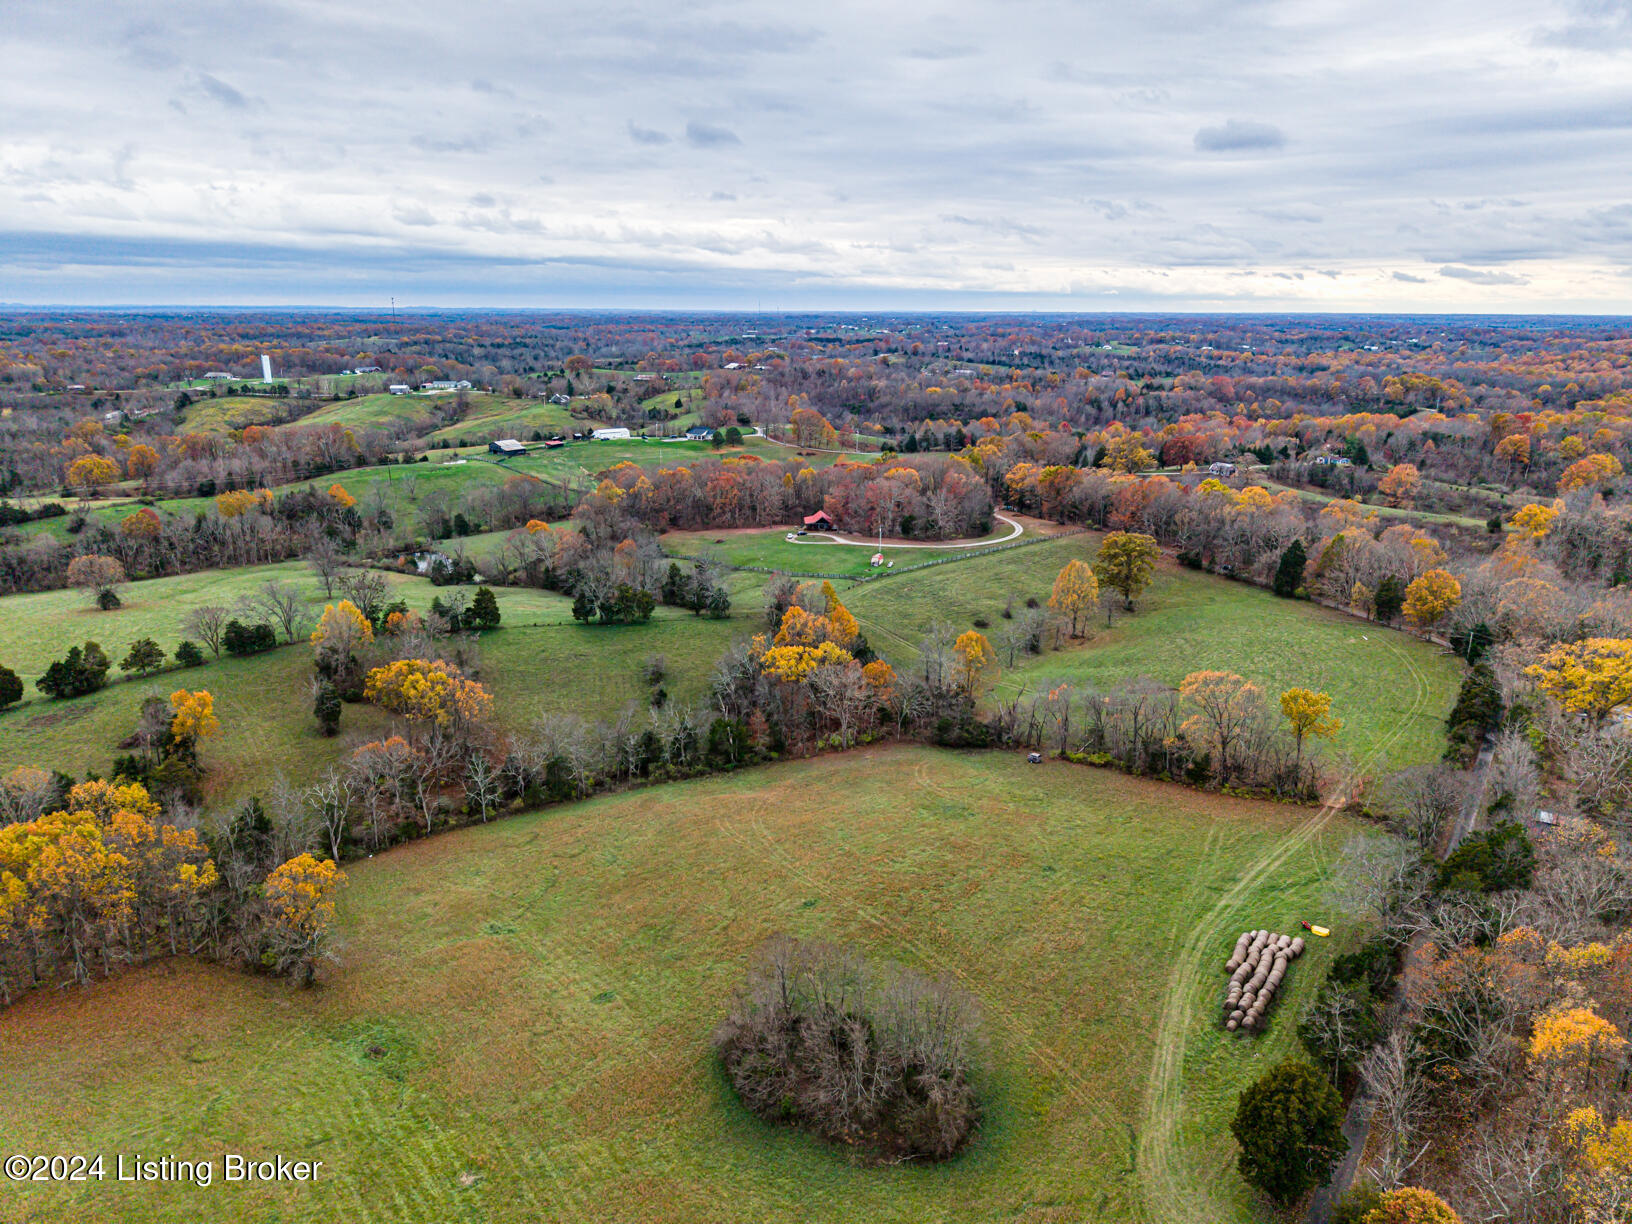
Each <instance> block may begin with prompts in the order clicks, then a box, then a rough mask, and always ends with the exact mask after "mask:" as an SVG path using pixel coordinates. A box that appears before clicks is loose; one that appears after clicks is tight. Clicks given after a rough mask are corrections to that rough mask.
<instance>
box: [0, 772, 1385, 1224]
mask: <svg viewBox="0 0 1632 1224" xmlns="http://www.w3.org/2000/svg"><path fill="white" fill-rule="evenodd" d="M1356 832H1357V829H1356V826H1354V825H1352V824H1350V823H1349V822H1347V821H1345V820H1344V819H1342V818H1340V817H1334V816H1332V815H1330V814H1329V813H1326V812H1321V813H1312V812H1311V810H1310V809H1304V808H1294V807H1286V806H1276V805H1270V804H1264V803H1255V802H1248V801H1244V800H1237V799H1230V798H1222V797H1218V796H1214V795H1205V794H1201V793H1199V792H1194V791H1189V790H1185V789H1181V788H1178V787H1173V786H1163V785H1159V784H1156V783H1151V782H1146V781H1142V780H1135V779H1129V778H1124V777H1122V776H1120V775H1116V774H1112V773H1109V772H1105V771H1099V770H1092V769H1088V768H1084V767H1077V766H1070V765H1064V764H1050V765H1046V766H1043V767H1033V766H1028V765H1026V764H1025V762H1024V758H1023V757H1021V756H1019V755H1017V754H969V755H960V754H954V753H950V752H943V751H938V750H934V749H929V748H922V747H902V748H876V749H869V750H864V751H860V752H855V753H851V754H847V755H844V756H834V757H825V758H820V759H817V760H813V761H806V762H797V763H786V764H781V765H776V766H770V767H766V768H763V769H757V770H752V771H747V772H744V773H740V774H736V775H729V776H724V777H718V778H712V779H707V780H702V781H697V782H690V783H681V784H675V785H670V786H666V787H662V788H655V789H649V790H645V791H638V792H634V793H630V794H626V795H621V796H610V797H605V798H600V799H595V800H591V801H589V802H586V803H582V804H576V805H571V806H563V807H556V808H550V809H546V810H543V811H539V812H533V813H529V814H525V815H521V816H515V817H510V818H506V819H503V820H500V821H497V822H495V823H493V824H490V825H487V826H484V827H481V828H475V829H470V830H466V831H462V832H459V833H455V834H450V835H446V836H441V837H437V838H434V839H431V840H428V841H422V842H417V843H412V844H409V845H407V846H404V847H402V848H399V849H397V850H394V851H392V852H390V853H387V854H383V855H381V856H379V857H378V858H375V859H373V860H371V861H366V862H361V863H357V864H354V865H352V867H351V874H352V879H351V884H350V886H349V887H348V889H347V891H346V894H345V896H344V900H343V903H342V910H341V924H340V926H341V938H342V946H341V949H340V959H339V962H338V963H337V964H336V965H334V966H333V967H331V968H330V969H329V970H328V971H326V973H325V974H324V977H323V979H322V981H321V983H320V985H319V986H317V987H316V988H314V989H311V990H306V991H300V990H294V989H291V988H289V987H286V986H285V985H283V984H282V983H279V982H275V981H269V980H266V979H260V978H253V977H249V976H247V975H243V974H240V973H237V972H234V971H231V970H227V969H223V968H218V967H214V966H209V965H204V964H198V963H193V962H189V961H184V960H178V961H170V962H165V963H161V964H157V965H153V966H150V967H147V968H144V969H140V970H137V971H134V972H132V973H130V974H129V975H127V976H125V977H123V978H119V979H115V980H113V981H109V982H100V983H97V984H96V985H95V986H93V987H92V988H90V989H88V990H83V991H82V990H79V989H71V990H64V991H55V990H53V991H46V992H42V993H40V994H38V995H35V996H32V997H30V998H28V999H26V1000H24V1001H23V1002H21V1003H20V1004H18V1005H16V1006H14V1007H12V1008H11V1009H10V1010H8V1011H5V1012H0V1083H3V1084H4V1085H5V1092H4V1095H3V1097H0V1118H3V1120H4V1128H3V1129H4V1133H5V1135H6V1138H7V1142H6V1145H5V1146H6V1148H7V1150H8V1151H12V1150H15V1151H25V1152H42V1153H61V1154H68V1153H86V1154H94V1153H99V1152H100V1153H103V1154H105V1155H106V1156H107V1157H108V1158H109V1160H110V1161H111V1159H112V1157H113V1155H114V1154H116V1153H121V1152H123V1153H126V1154H132V1153H141V1154H145V1155H147V1156H158V1155H164V1154H168V1155H172V1156H176V1157H181V1158H197V1157H204V1156H212V1155H213V1156H214V1158H215V1159H216V1160H217V1162H219V1158H220V1153H222V1152H224V1151H234V1152H242V1153H248V1154H251V1155H255V1156H268V1155H275V1154H282V1155H284V1156H287V1157H290V1158H299V1159H321V1160H323V1161H324V1162H325V1167H324V1174H323V1176H322V1178H321V1180H320V1181H319V1182H318V1183H317V1184H315V1185H309V1186H308V1185H285V1186H243V1185H223V1184H220V1183H219V1182H218V1183H217V1184H216V1185H214V1186H212V1187H210V1188H208V1189H202V1188H198V1187H193V1186H187V1185H166V1186H154V1185H135V1186H132V1185H117V1184H112V1183H103V1184H94V1183H91V1184H81V1185H74V1186H33V1185H29V1186H23V1187H19V1186H15V1185H8V1186H7V1187H6V1188H5V1190H4V1192H3V1193H0V1220H4V1221H130V1222H133V1224H157V1222H160V1221H165V1222H176V1224H183V1222H185V1224H194V1222H198V1221H217V1220H219V1221H228V1220H230V1221H234V1222H237V1221H244V1222H271V1221H279V1222H292V1221H324V1222H328V1221H340V1220H344V1221H348V1222H351V1221H356V1222H373V1221H403V1222H405V1224H410V1222H411V1224H426V1222H430V1221H541V1220H563V1221H608V1222H616V1221H629V1222H631V1224H633V1222H639V1224H650V1222H654V1221H679V1222H687V1221H695V1222H697V1224H723V1222H735V1221H741V1222H743V1224H752V1222H759V1221H783V1220H786V1221H834V1222H840V1221H843V1222H850V1221H902V1222H908V1221H911V1222H914V1224H917V1222H919V1221H987V1220H993V1221H995V1220H1012V1221H1078V1220H1081V1221H1127V1220H1133V1219H1161V1220H1164V1221H1165V1220H1169V1219H1174V1218H1177V1217H1176V1216H1175V1214H1174V1211H1173V1209H1172V1207H1171V1206H1170V1204H1171V1202H1172V1201H1173V1198H1172V1195H1171V1193H1170V1191H1169V1190H1162V1191H1153V1189H1152V1169H1153V1168H1154V1166H1153V1165H1152V1161H1153V1160H1156V1159H1158V1158H1159V1166H1160V1167H1159V1169H1156V1172H1157V1173H1158V1174H1159V1175H1160V1178H1162V1179H1167V1180H1169V1181H1171V1180H1173V1179H1175V1178H1176V1179H1178V1181H1180V1182H1181V1183H1182V1184H1183V1186H1184V1187H1185V1188H1186V1194H1187V1195H1188V1196H1189V1201H1190V1203H1191V1207H1190V1208H1188V1209H1187V1210H1189V1211H1190V1212H1191V1215H1190V1217H1189V1218H1192V1219H1194V1220H1196V1221H1197V1222H1198V1224H1200V1222H1201V1221H1206V1222H1207V1224H1214V1222H1219V1221H1255V1220H1266V1219H1269V1218H1271V1217H1270V1215H1269V1213H1268V1211H1267V1208H1265V1207H1264V1206H1263V1205H1262V1204H1261V1203H1260V1202H1258V1201H1256V1200H1254V1199H1253V1198H1252V1197H1251V1196H1250V1195H1249V1194H1248V1193H1247V1192H1246V1190H1245V1189H1244V1188H1243V1186H1242V1183H1241V1182H1240V1179H1239V1178H1238V1177H1237V1176H1236V1174H1235V1172H1234V1169H1233V1160H1234V1145H1233V1142H1232V1140H1231V1139H1230V1137H1229V1134H1228V1130H1227V1123H1228V1119H1229V1116H1230V1114H1231V1112H1232V1110H1233V1107H1234V1101H1235V1096H1236V1094H1237V1093H1238V1092H1239V1091H1240V1089H1241V1088H1243V1087H1244V1086H1245V1085H1246V1084H1247V1083H1249V1082H1250V1081H1251V1080H1252V1079H1253V1078H1255V1077H1256V1076H1257V1075H1258V1074H1260V1073H1261V1072H1262V1070H1263V1069H1264V1068H1265V1067H1266V1066H1268V1065H1269V1064H1270V1063H1271V1062H1273V1061H1274V1060H1276V1059H1277V1058H1279V1057H1281V1056H1283V1055H1284V1054H1285V1053H1286V1052H1287V1051H1288V1050H1289V1049H1290V1048H1291V1047H1292V1046H1294V1045H1295V1044H1296V1038H1295V1035H1294V1033H1293V1019H1292V1018H1293V1017H1294V1016H1296V1014H1297V1012H1298V1010H1299V1009H1300V1008H1301V1007H1302V1006H1303V1004H1304V1003H1305V1002H1306V1001H1307V999H1308V998H1309V996H1310V995H1311V994H1312V993H1313V991H1314V989H1315V987H1316V986H1317V984H1318V981H1319V978H1320V976H1321V974H1322V973H1323V971H1324V968H1325V964H1326V962H1327V960H1328V958H1329V957H1330V956H1331V955H1332V954H1333V953H1334V952H1335V951H1337V950H1339V947H1338V946H1337V945H1340V944H1345V943H1347V942H1349V941H1351V940H1353V939H1355V938H1358V933H1357V932H1352V931H1349V930H1348V929H1347V928H1346V926H1345V924H1344V923H1343V922H1342V920H1341V915H1334V914H1332V913H1331V912H1330V911H1328V910H1326V909H1324V908H1322V904H1321V898H1322V896H1323V893H1324V887H1325V879H1326V872H1327V868H1328V864H1329V863H1330V862H1331V860H1332V858H1333V856H1334V855H1335V854H1336V853H1337V851H1338V849H1339V848H1340V847H1341V845H1342V844H1343V843H1344V842H1345V841H1347V840H1348V839H1349V838H1350V837H1352V836H1354V835H1355V834H1356ZM1306 917H1312V918H1315V919H1317V920H1318V919H1321V918H1325V919H1327V920H1328V921H1329V922H1331V924H1332V925H1334V926H1335V927H1336V928H1337V931H1338V936H1339V938H1336V939H1333V940H1331V941H1315V942H1316V943H1317V944H1318V945H1319V946H1317V947H1315V948H1314V949H1313V950H1312V955H1311V956H1309V957H1307V958H1306V959H1305V960H1304V961H1302V962H1300V963H1299V964H1298V966H1297V967H1296V968H1295V969H1294V971H1293V973H1292V974H1291V975H1290V977H1289V979H1288V988H1287V991H1286V997H1285V998H1284V999H1283V1000H1282V1001H1281V1003H1280V1005H1279V1010H1278V1011H1277V1013H1275V1016H1274V1021H1273V1024H1272V1027H1271V1030H1270V1031H1269V1033H1268V1034H1266V1035H1265V1036H1263V1037H1259V1038H1247V1037H1228V1036H1226V1035H1225V1034H1223V1033H1222V1032H1221V1031H1220V1030H1219V1028H1218V1027H1217V1023H1216V1016H1217V998H1218V995H1219V991H1220V989H1221V987H1222V984H1223V978H1222V975H1221V974H1220V973H1219V972H1218V966H1219V965H1220V964H1221V963H1222V961H1223V959H1224V957H1225V956H1226V955H1227V954H1228V951H1229V948H1230V946H1231V944H1232V943H1233V941H1234V938H1235V935H1236V934H1237V933H1238V932H1239V931H1240V930H1241V929H1243V928H1244V927H1250V926H1271V927H1275V928H1278V929H1282V930H1286V929H1290V928H1292V927H1293V926H1295V924H1296V923H1297V921H1298V920H1299V919H1300V918H1306ZM779 930H787V931H791V932H793V933H795V934H798V935H802V936H809V937H820V938H826V939H833V940H839V941H845V942H851V943H854V944H856V945H859V946H860V947H861V948H863V949H864V950H865V951H867V952H868V953H870V954H873V955H879V956H889V957H894V958H897V959H899V960H902V961H904V962H906V963H908V964H910V965H912V966H914V967H917V968H920V969H922V970H925V971H928V972H932V973H937V974H946V975H949V976H951V977H953V978H955V979H956V980H958V981H959V982H960V983H961V984H962V985H963V986H964V987H966V988H967V989H969V990H970V991H972V992H973V993H974V995H975V996H976V997H977V999H978V1000H979V1001H980V1004H981V1006H982V1008H983V1010H984V1014H985V1031H986V1034H987V1040H988V1047H987V1050H986V1053H985V1065H986V1071H985V1072H984V1074H983V1076H982V1080H981V1090H982V1096H983V1099H984V1102H985V1105H986V1118H985V1122H984V1125H983V1127H982V1130H981V1132H980V1133H979V1135H978V1137H977V1139H976V1140H975V1142H974V1144H973V1145H972V1147H971V1148H970V1149H968V1150H967V1151H965V1152H964V1153H963V1154H962V1155H960V1156H959V1157H957V1158H955V1159H954V1160H952V1161H949V1162H947V1163H944V1164H941V1165H938V1166H935V1167H928V1168H926V1167H910V1166H897V1167H886V1168H876V1167H867V1166H865V1165H864V1164H863V1163H861V1162H859V1161H857V1160H854V1159H852V1157H851V1155H850V1154H849V1153H848V1152H847V1151H845V1150H842V1149H835V1148H832V1147H827V1146H824V1145H822V1144H820V1143H818V1142H815V1141H813V1140H810V1139H808V1138H805V1137H802V1136H801V1135H799V1134H796V1133H794V1132H792V1131H789V1130H785V1129H776V1128H773V1127H769V1126H767V1125H765V1124H763V1123H761V1122H759V1121H758V1120H756V1119H755V1118H753V1117H752V1116H751V1115H749V1114H748V1113H747V1112H746V1111H745V1110H744V1109H742V1108H741V1107H740V1106H739V1105H738V1104H737V1102H736V1101H735V1099H734V1097H733V1094H732V1093H731V1091H730V1089H729V1087H728V1085H727V1084H726V1082H725V1080H724V1078H723V1076H722V1075H721V1073H720V1072H719V1070H718V1069H717V1066H716V1063H715V1061H714V1059H713V1057H712V1055H711V1053H710V1048H709V1034H710V1031H711V1030H712V1028H713V1026H714V1025H715V1023H716V1022H717V1021H718V1019H719V1018H720V1016H721V1015H722V1013H723V1010H724V1007H725V1004H726V1000H727V999H728V997H729V995H730V992H731V991H732V989H733V987H734V985H735V984H736V983H737V981H738V980H739V979H740V977H741V974H742V968H743V965H744V961H745V958H746V957H747V956H748V954H749V952H750V951H751V950H752V949H753V948H754V947H755V946H757V945H758V944H759V943H760V941H762V940H763V939H764V938H766V937H767V936H768V935H770V934H772V933H773V932H776V931H779ZM1181 968H1184V969H1186V970H1187V971H1185V972H1180V971H1179V970H1180V969H1181ZM1165 1015H1171V1016H1172V1017H1175V1018H1176V1022H1175V1023H1173V1024H1167V1023H1158V1017H1159V1016H1165ZM1156 1067H1163V1068H1167V1069H1168V1071H1164V1072H1163V1074H1164V1075H1167V1074H1168V1072H1169V1071H1170V1072H1171V1074H1172V1076H1173V1082H1172V1083H1171V1084H1168V1083H1167V1081H1166V1080H1165V1079H1163V1080H1162V1081H1161V1082H1162V1084H1163V1085H1164V1087H1163V1088H1162V1090H1161V1091H1157V1092H1154V1093H1153V1092H1152V1091H1151V1084H1152V1083H1153V1079H1152V1074H1153V1068H1156ZM1169 1089H1171V1091H1169ZM1152 1136H1156V1137H1157V1139H1156V1140H1155V1141H1153V1139H1152ZM1153 1151H1154V1152H1155V1153H1156V1156H1154V1157H1153V1155H1152V1152H1153ZM217 1171H218V1172H219V1169H218V1170H217ZM1197 1212H1199V1214H1196V1213H1197Z"/></svg>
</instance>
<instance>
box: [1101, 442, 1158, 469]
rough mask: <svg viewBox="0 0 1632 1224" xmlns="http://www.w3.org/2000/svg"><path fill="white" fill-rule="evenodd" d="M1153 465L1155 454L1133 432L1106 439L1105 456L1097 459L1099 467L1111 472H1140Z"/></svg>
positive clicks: (1154, 463)
mask: <svg viewBox="0 0 1632 1224" xmlns="http://www.w3.org/2000/svg"><path fill="white" fill-rule="evenodd" d="M1155 465H1156V456H1155V455H1153V454H1151V453H1150V451H1149V450H1148V449H1147V448H1146V447H1145V444H1144V442H1143V441H1141V439H1140V437H1139V435H1138V434H1135V433H1124V434H1118V435H1117V436H1116V437H1114V438H1111V439H1109V440H1108V441H1106V443H1105V457H1104V458H1103V459H1101V460H1100V461H1099V466H1100V467H1103V468H1109V469H1110V470H1111V471H1113V472H1142V471H1144V470H1145V469H1146V468H1149V467H1154V466H1155Z"/></svg>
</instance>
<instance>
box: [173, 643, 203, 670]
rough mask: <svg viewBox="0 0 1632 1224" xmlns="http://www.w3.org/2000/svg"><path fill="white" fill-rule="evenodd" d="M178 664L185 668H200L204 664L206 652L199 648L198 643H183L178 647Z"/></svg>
mask: <svg viewBox="0 0 1632 1224" xmlns="http://www.w3.org/2000/svg"><path fill="white" fill-rule="evenodd" d="M176 662H177V663H180V664H181V665H182V666H183V667H198V666H199V665H200V664H202V663H203V662H204V652H203V651H202V650H200V649H199V648H198V643H196V642H189V641H183V642H182V643H181V644H180V645H178V646H177V647H176Z"/></svg>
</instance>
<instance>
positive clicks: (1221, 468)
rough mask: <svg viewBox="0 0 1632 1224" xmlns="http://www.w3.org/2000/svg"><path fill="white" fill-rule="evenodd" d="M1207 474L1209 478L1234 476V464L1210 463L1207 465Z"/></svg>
mask: <svg viewBox="0 0 1632 1224" xmlns="http://www.w3.org/2000/svg"><path fill="white" fill-rule="evenodd" d="M1207 474H1208V475H1209V476H1234V475H1235V464H1233V463H1210V464H1208V465H1207Z"/></svg>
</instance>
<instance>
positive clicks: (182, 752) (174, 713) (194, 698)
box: [170, 689, 221, 765]
mask: <svg viewBox="0 0 1632 1224" xmlns="http://www.w3.org/2000/svg"><path fill="white" fill-rule="evenodd" d="M220 733H221V722H220V720H219V719H217V718H216V716H215V698H214V697H212V696H211V695H210V694H209V693H208V692H207V691H205V690H204V689H199V690H198V692H196V693H191V692H188V691H187V690H186V689H177V690H176V691H175V692H173V693H171V694H170V741H171V743H172V744H173V745H174V747H175V752H176V755H177V756H179V757H182V758H183V759H185V760H187V761H188V762H190V763H192V764H194V765H197V764H198V741H199V740H201V739H208V738H210V737H211V736H213V735H219V734H220Z"/></svg>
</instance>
